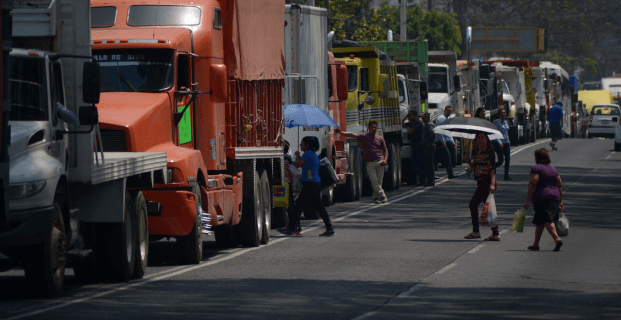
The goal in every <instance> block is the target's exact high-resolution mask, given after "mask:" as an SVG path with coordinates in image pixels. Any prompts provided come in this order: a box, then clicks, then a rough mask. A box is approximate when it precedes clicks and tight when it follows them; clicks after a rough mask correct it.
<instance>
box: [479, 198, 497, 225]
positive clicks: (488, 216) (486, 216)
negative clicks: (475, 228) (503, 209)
mask: <svg viewBox="0 0 621 320" xmlns="http://www.w3.org/2000/svg"><path fill="white" fill-rule="evenodd" d="M497 221H498V213H497V212H496V201H494V194H493V193H490V194H489V196H487V200H485V206H483V211H481V217H480V218H479V224H480V225H484V226H487V225H489V226H490V227H492V228H494V227H496V226H497V225H498V222H497Z"/></svg>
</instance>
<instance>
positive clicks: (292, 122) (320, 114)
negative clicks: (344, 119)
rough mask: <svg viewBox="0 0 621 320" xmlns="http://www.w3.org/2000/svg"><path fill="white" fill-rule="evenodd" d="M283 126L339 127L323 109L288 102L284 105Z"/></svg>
mask: <svg viewBox="0 0 621 320" xmlns="http://www.w3.org/2000/svg"><path fill="white" fill-rule="evenodd" d="M284 109H285V110H284V112H285V127H287V128H293V127H315V128H323V127H327V126H332V127H337V128H338V127H339V126H338V125H337V124H336V122H334V120H333V119H332V117H330V115H328V114H327V113H326V112H325V111H323V110H321V109H319V108H318V107H315V106H311V105H307V104H288V105H286V106H285V107H284Z"/></svg>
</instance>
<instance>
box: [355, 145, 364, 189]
mask: <svg viewBox="0 0 621 320" xmlns="http://www.w3.org/2000/svg"><path fill="white" fill-rule="evenodd" d="M353 149H354V164H355V168H356V170H355V171H354V173H355V185H356V201H358V200H360V197H362V189H363V185H362V183H363V177H362V155H361V154H360V149H358V147H354V148H353Z"/></svg>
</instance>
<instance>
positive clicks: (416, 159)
mask: <svg viewBox="0 0 621 320" xmlns="http://www.w3.org/2000/svg"><path fill="white" fill-rule="evenodd" d="M411 150H412V155H411V156H410V168H411V169H412V173H415V174H416V175H417V176H418V180H419V181H421V182H422V181H424V180H425V162H424V161H425V149H424V148H423V145H422V144H419V145H418V146H416V147H414V148H412V149H411Z"/></svg>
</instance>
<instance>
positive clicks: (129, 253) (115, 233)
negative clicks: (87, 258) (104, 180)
mask: <svg viewBox="0 0 621 320" xmlns="http://www.w3.org/2000/svg"><path fill="white" fill-rule="evenodd" d="M135 217H136V213H135V212H134V201H133V200H132V197H131V195H130V194H129V192H125V211H124V212H123V222H122V223H120V224H119V223H116V224H114V225H112V226H110V227H111V230H110V234H112V237H110V238H109V239H110V243H111V244H112V247H111V248H110V247H109V248H107V249H108V250H106V251H107V252H106V254H107V255H108V258H109V260H108V261H110V262H112V264H113V265H114V268H113V269H112V270H114V271H113V272H114V276H116V278H118V280H120V281H129V280H130V279H131V277H132V275H133V274H134V268H135V265H136V253H135V252H134V251H135V250H136V240H135V239H134V230H136V219H135Z"/></svg>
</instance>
